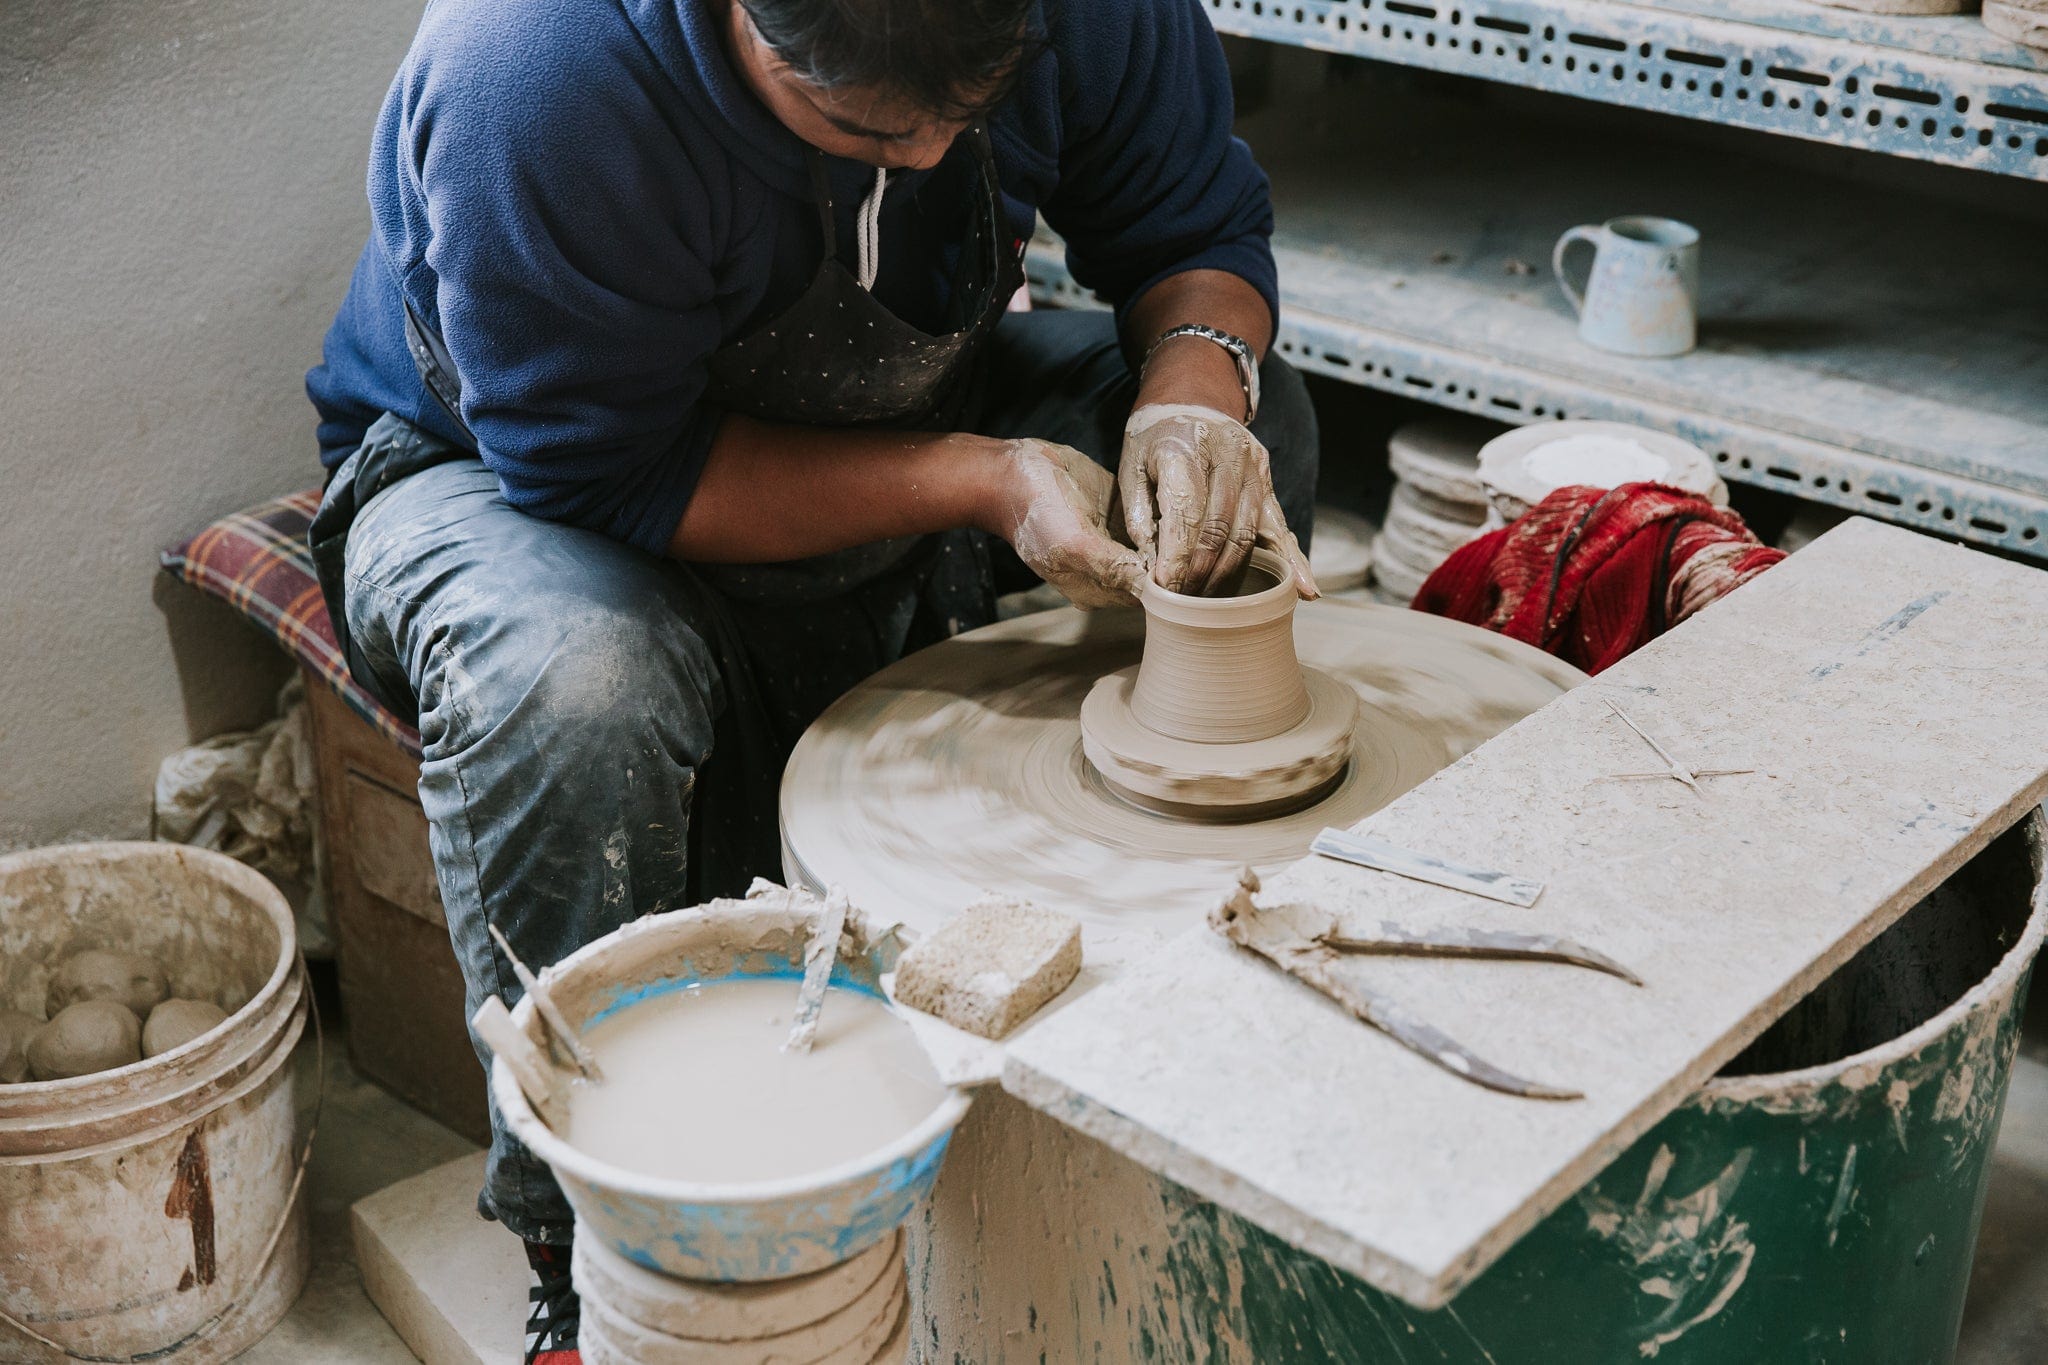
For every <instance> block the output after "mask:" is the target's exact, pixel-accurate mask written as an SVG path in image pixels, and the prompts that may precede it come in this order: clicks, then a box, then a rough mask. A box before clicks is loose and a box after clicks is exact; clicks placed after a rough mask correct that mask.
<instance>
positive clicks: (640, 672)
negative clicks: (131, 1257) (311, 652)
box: [346, 312, 1317, 1243]
mask: <svg viewBox="0 0 2048 1365" xmlns="http://www.w3.org/2000/svg"><path fill="white" fill-rule="evenodd" d="M992 345H993V351H994V354H993V355H992V357H991V360H992V363H991V365H990V369H989V373H990V376H991V382H990V385H989V389H990V392H989V393H988V394H987V395H986V396H985V398H984V401H983V402H982V403H981V404H980V405H979V407H980V411H979V413H978V415H977V417H976V420H975V421H973V422H972V423H971V425H972V427H973V429H974V430H976V431H979V432H981V433H983V434H986V435H991V436H1036V437H1040V438H1043V439H1046V440H1051V441H1057V442H1061V443H1063V444H1067V445H1072V446H1076V447H1078V448H1080V449H1081V450H1084V451H1086V452H1087V453H1088V454H1089V455H1091V456H1092V457H1094V458H1095V459H1096V460H1097V461H1099V462H1101V463H1102V464H1104V465H1105V466H1107V467H1109V468H1111V469H1112V470H1113V469H1114V468H1115V465H1116V459H1117V455H1118V453H1119V451H1120V449H1121V446H1122V434H1123V423H1124V419H1125V418H1126V417H1127V416H1128V415H1129V412H1130V404H1131V401H1132V398H1133V396H1134V393H1135V384H1134V382H1133V380H1132V378H1131V376H1130V374H1129V372H1128V370H1127V368H1126V366H1125V363H1124V360H1123V357H1122V355H1121V353H1120V352H1119V350H1118V347H1117V343H1116V339H1115V336H1114V334H1113V332H1112V330H1111V326H1110V322H1109V318H1108V317H1107V315H1105V314H1101V313H1079V312H1076V313H1029V314H1016V315H1012V316H1010V317H1008V318H1005V319H1004V321H1003V323H1002V325H1001V326H1000V327H999V328H998V329H997V332H996V335H995V338H994V341H993V343H992ZM1261 378H1262V383H1263V387H1264V395H1265V396H1264V405H1263V408H1262V410H1261V412H1260V414H1259V419H1258V421H1257V422H1256V423H1255V424H1254V425H1253V427H1252V430H1253V432H1254V433H1255V434H1256V435H1257V436H1258V437H1259V438H1260V440H1262V441H1263V442H1264V443H1265V444H1266V447H1267V449H1268V450H1269V451H1270V452H1271V454H1272V461H1273V475H1274V483H1275V485H1276V487H1277V489H1278V492H1279V495H1280V503H1281V507H1282V509H1283V510H1284V511H1285V512H1286V514H1287V518H1288V521H1289V524H1290V525H1292V526H1293V527H1294V528H1295V529H1296V530H1297V532H1298V533H1299V534H1300V536H1301V539H1302V541H1303V543H1304V544H1306V543H1307V542H1308V539H1309V530H1310V525H1309V523H1310V517H1311V512H1312V507H1313V504H1314V496H1315V479H1316V458H1317V451H1316V447H1317V432H1316V422H1315V414H1314V411H1313V410H1312V408H1311V407H1310V405H1309V401H1308V394H1307V391H1306V389H1305V388H1304V387H1303V385H1302V381H1301V378H1300V376H1299V375H1297V374H1296V373H1295V372H1294V371H1293V370H1292V369H1290V368H1289V367H1288V366H1287V365H1286V364H1285V362H1283V361H1280V360H1277V359H1269V360H1268V361H1267V363H1266V366H1265V368H1264V371H1263V372H1262V376H1261ZM394 439H396V440H418V439H430V438H423V437H422V436H421V435H420V433H418V432H416V431H414V430H412V429H411V428H409V427H407V426H406V424H404V423H402V422H400V421H399V420H398V419H397V418H394V417H386V418H384V419H383V420H382V421H380V422H379V423H378V425H377V428H376V429H375V430H373V431H372V433H371V436H370V438H369V439H368V440H367V441H366V442H365V444H366V445H368V444H369V443H370V442H371V441H386V442H388V441H392V440H394ZM346 563H347V588H346V597H347V611H346V616H347V628H348V630H349V632H350V634H351V636H352V637H353V639H354V641H355V643H356V645H357V647H358V649H359V650H360V651H361V656H362V658H363V660H364V662H365V666H366V667H367V668H368V670H369V672H370V674H371V676H370V677H369V678H367V679H365V681H366V682H367V683H369V684H370V685H371V686H372V688H373V690H375V691H376V692H378V693H379V694H380V695H381V696H382V697H383V698H384V699H385V700H386V701H387V703H389V704H392V705H394V706H395V707H396V708H397V709H400V710H401V712H403V710H404V709H406V708H408V707H411V706H413V705H414V704H415V699H416V701H417V711H418V718H419V730H420V742H421V746H422V749H423V751H424V758H423V760H422V762H421V765H420V787H419V790H420V800H421V803H422V804H423V805H424V806H425V808H426V814H427V819H428V821H429V822H430V824H431V839H432V846H433V852H434V864H435V868H436V871H437V873H438V876H439V879H440V884H441V896H442V902H443V905H444V907H445V909H446V912H447V916H448V927H449V934H450V937H451V939H452V940H453V943H454V947H455V952H456V956H457V958H458V960H459V962H460V964H461V967H462V973H463V979H464V981H465V982H466V983H467V988H468V1009H469V1010H470V1012H472V1013H474V1011H475V1009H476V1007H477V1006H478V1005H479V1004H480V1003H481V1002H482V1001H483V999H484V998H485V997H487V996H489V995H491V994H498V995H502V996H503V997H504V998H505V1000H506V1001H507V1003H511V1002H513V1001H515V1000H516V999H517V998H518V993H519V986H518V982H517V981H516V980H514V979H513V978H512V975H511V972H510V969H509V967H508V966H507V965H506V964H505V963H504V962H503V961H502V960H501V959H500V958H499V956H498V955H497V954H496V952H495V951H494V950H493V947H492V945H491V943H490V941H489V938H488V934H487V931H486V928H485V925H486V919H487V917H488V921H489V922H490V923H494V924H496V925H497V926H498V928H499V929H500V930H501V931H502V932H503V933H504V934H505V935H506V937H507V938H508V939H509V941H510V942H511V943H512V945H513V947H514V949H515V950H516V951H517V952H518V953H519V955H520V956H521V957H522V958H524V959H525V960H526V962H528V963H529V964H530V965H532V966H533V967H534V968H535V969H536V970H537V969H539V968H540V967H542V966H544V965H546V964H549V963H552V962H555V961H557V960H559V959H560V958H563V957H565V956H567V955H568V954H569V953H571V952H573V951H574V950H575V949H577V948H578V947H580V946H581V945H583V944H585V943H587V942H589V941H591V940H592V939H594V938H597V937H600V936H601V935H603V934H606V933H609V932H610V931H611V930H613V929H616V928H617V927H619V926H620V925H622V924H624V923H626V922H628V921H630V920H632V919H634V918H637V917H638V916H641V915H644V914H649V913H653V912H655V911H660V910H667V909H676V908H679V907H681V906H683V905H686V904H688V903H689V901H688V899H687V886H688V883H687V880H686V872H687V869H688V850H689V846H690V845H689V837H688V834H689V822H690V821H691V819H692V818H693V815H694V816H695V817H696V818H700V819H701V818H702V814H703V813H702V812H693V810H692V796H693V792H694V789H695V784H696V778H697V771H698V767H699V765H700V764H702V763H703V762H704V761H705V758H706V756H707V755H708V754H709V752H710V750H711V747H712V741H713V735H714V731H715V730H716V729H717V728H718V723H719V718H720V715H721V713H722V711H723V709H724V708H725V707H726V705H727V701H728V695H727V681H726V679H725V678H723V677H722V676H721V669H720V667H719V664H718V659H719V657H720V654H721V651H720V649H719V648H717V647H714V646H713V645H712V644H710V643H707V642H708V641H709V640H711V639H712V637H713V635H714V633H715V632H714V629H713V625H712V618H713V617H718V618H719V619H720V620H721V621H726V622H728V623H729V621H730V619H731V618H733V617H738V618H740V619H741V624H742V625H744V624H745V620H744V618H745V616H746V614H747V613H749V612H753V613H761V612H771V611H778V610H779V609H778V608H774V607H764V606H758V605H756V606H749V605H747V604H744V603H731V602H722V603H713V602H711V601H709V600H708V597H707V594H708V593H709V592H710V590H709V589H708V588H706V587H705V586H704V584H703V582H702V581H701V580H700V579H699V578H698V577H697V576H696V575H694V574H692V573H690V572H689V571H687V570H685V569H682V568H679V567H678V566H676V565H673V564H670V563H668V562H666V561H664V560H660V559H656V558H653V557H651V556H649V555H646V554H644V553H642V552H641V551H639V550H635V549H633V548H631V547H629V546H626V545H623V544H620V543H618V542H616V541H612V540H609V539H607V538H605V537H603V536H600V535H597V534H595V533H592V532H589V531H583V530H578V529H575V528H573V527H568V526H562V525H557V524H554V523H550V522H545V521H540V520H537V519H535V518H532V517H529V516H526V515H525V514H523V513H521V512H518V511H516V510H514V509H513V508H512V507H510V506H509V505H508V504H507V503H506V502H505V500H504V498H503V497H502V496H501V494H500V492H499V489H498V485H497V480H496V479H495V477H493V476H492V474H491V473H490V472H489V471H488V470H487V469H485V468H484V466H483V465H482V463H481V462H479V461H477V460H475V459H470V458H461V459H456V460H453V461H450V462H447V463H442V464H437V465H433V466H432V467H430V468H427V469H423V470H421V471H420V472H418V473H415V474H412V475H410V476H409V477H406V478H404V479H402V480H400V481H399V482H397V483H395V484H393V485H392V486H391V487H389V488H386V489H385V490H384V491H383V492H381V493H379V494H378V495H377V496H376V497H374V498H373V499H371V501H370V502H369V503H368V504H367V505H366V506H365V507H364V508H363V509H362V510H361V512H360V513H359V514H358V515H357V517H356V520H355V522H354V524H353V526H351V527H350V528H349V531H348V540H347V560H346ZM719 629H723V630H727V631H728V632H729V624H728V625H727V626H722V627H720V628H719ZM788 636H789V632H787V631H784V632H782V640H783V643H785V644H786V643H788ZM746 648H747V650H748V652H749V653H750V655H751V656H752V657H751V663H752V666H753V668H754V670H755V672H756V673H762V672H766V671H769V670H775V669H777V668H780V667H789V668H794V667H797V666H798V663H797V661H796V660H795V659H793V658H792V659H790V660H788V661H786V662H781V663H779V662H778V661H777V660H776V659H774V658H772V657H763V656H762V651H761V650H759V649H758V648H757V647H756V644H755V642H754V641H753V640H752V639H751V638H750V639H749V642H748V644H747V647H746ZM886 652H887V649H886V641H885V642H884V646H883V653H884V654H886ZM849 662H850V663H852V664H854V665H856V666H857V667H856V668H855V669H854V670H853V672H854V676H849V677H846V678H845V679H844V683H843V685H846V686H850V685H851V684H852V683H853V682H854V681H857V678H858V673H859V671H860V670H861V669H864V668H866V667H868V666H870V665H872V666H879V665H880V664H881V663H883V662H887V659H886V657H882V655H879V654H878V655H876V656H875V657H873V658H856V659H853V660H850V661H849ZM758 791H759V794H760V797H759V799H761V800H762V801H763V803H764V809H763V810H762V811H761V812H760V818H762V819H764V820H772V819H773V792H774V774H772V773H769V774H765V775H764V776H763V780H762V781H761V782H760V783H759V784H758ZM760 870H761V871H763V872H765V873H768V874H769V875H774V873H775V871H776V870H775V869H773V868H764V869H760ZM492 1123H493V1134H494V1136H493V1141H492V1145H491V1156H490V1165H489V1169H488V1173H487V1176H486V1182H485V1187H484V1190H483V1192H482V1195H481V1196H480V1199H479V1207H480V1209H481V1210H482V1211H483V1212H484V1213H486V1214H487V1215H489V1216H492V1217H495V1218H497V1219H498V1220H499V1221H501V1222H503V1223H504V1224H505V1225H506V1226H507V1227H508V1228H510V1229H511V1230H512V1231H513V1232H516V1233H518V1234H519V1235H520V1236H521V1237H525V1238H528V1239H530V1240H534V1241H544V1242H556V1243H560V1242H564V1241H567V1240H568V1238H569V1235H570V1228H571V1224H570V1213H569V1208H568V1205H567V1203H566V1202H565V1201H564V1200H563V1198H562V1194H561V1191H560V1190H559V1189H558V1188H557V1186H556V1184H555V1181H554V1179H553V1177H552V1176H551V1175H550V1174H549V1172H548V1170H547V1167H546V1166H545V1165H544V1164H543V1163H541V1162H540V1161H538V1160H537V1159H536V1158H534V1157H533V1156H532V1154H531V1153H529V1152H527V1151H526V1150H525V1148H523V1147H522V1146H520V1145H519V1144H518V1143H517V1142H516V1141H514V1140H513V1139H512V1138H511V1137H510V1135H509V1134H508V1133H507V1132H506V1131H505V1128H504V1125H503V1122H502V1120H501V1119H500V1118H499V1116H498V1115H497V1114H496V1112H495V1109H494V1110H493V1114H492Z"/></svg>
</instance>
